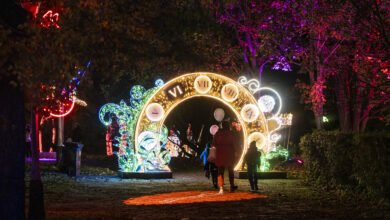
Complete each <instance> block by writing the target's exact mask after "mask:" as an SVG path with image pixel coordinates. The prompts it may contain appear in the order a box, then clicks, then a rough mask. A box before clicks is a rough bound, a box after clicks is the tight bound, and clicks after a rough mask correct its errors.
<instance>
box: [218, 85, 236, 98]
mask: <svg viewBox="0 0 390 220" xmlns="http://www.w3.org/2000/svg"><path fill="white" fill-rule="evenodd" d="M238 94H239V91H238V88H237V86H236V85H234V84H231V83H228V84H226V85H224V86H223V87H222V90H221V96H222V98H223V99H224V100H225V101H227V102H233V101H234V100H236V99H237V98H238Z"/></svg>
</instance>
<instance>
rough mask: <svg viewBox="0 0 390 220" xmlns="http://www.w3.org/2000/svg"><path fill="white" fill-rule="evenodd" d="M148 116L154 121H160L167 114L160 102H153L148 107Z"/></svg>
mask: <svg viewBox="0 0 390 220" xmlns="http://www.w3.org/2000/svg"><path fill="white" fill-rule="evenodd" d="M145 113H146V117H147V118H148V119H149V120H150V121H152V122H157V121H160V120H161V119H162V118H163V117H164V114H165V111H164V108H163V107H162V106H161V105H160V104H158V103H151V104H149V105H148V107H146V112H145Z"/></svg>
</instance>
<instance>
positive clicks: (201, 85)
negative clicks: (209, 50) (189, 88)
mask: <svg viewBox="0 0 390 220" xmlns="http://www.w3.org/2000/svg"><path fill="white" fill-rule="evenodd" d="M212 86H213V82H212V81H211V79H210V78H209V77H208V76H198V77H196V79H195V81H194V88H195V90H196V91H197V92H198V93H200V94H206V93H208V92H209V91H210V89H211V87H212Z"/></svg>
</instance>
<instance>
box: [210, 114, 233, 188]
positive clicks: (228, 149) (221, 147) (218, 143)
mask: <svg viewBox="0 0 390 220" xmlns="http://www.w3.org/2000/svg"><path fill="white" fill-rule="evenodd" d="M229 124H230V123H229V122H228V121H223V122H222V129H220V130H218V132H217V133H216V134H215V136H214V139H213V144H212V146H214V147H216V149H217V155H216V160H215V164H216V165H217V167H218V186H219V194H223V193H224V188H223V186H224V173H225V169H227V170H228V172H229V183H230V192H234V190H236V189H237V186H235V185H234V173H233V165H234V154H235V149H236V146H235V145H236V144H237V141H236V140H235V136H234V135H233V133H232V131H230V126H229Z"/></svg>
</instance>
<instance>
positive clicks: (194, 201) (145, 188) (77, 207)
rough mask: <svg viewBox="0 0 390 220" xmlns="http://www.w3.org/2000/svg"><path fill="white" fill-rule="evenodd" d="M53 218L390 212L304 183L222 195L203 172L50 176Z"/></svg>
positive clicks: (265, 183)
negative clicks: (160, 176)
mask: <svg viewBox="0 0 390 220" xmlns="http://www.w3.org/2000/svg"><path fill="white" fill-rule="evenodd" d="M43 180H44V187H45V205H46V215H47V218H48V219H362V218H368V219H383V218H385V216H383V215H384V214H385V213H386V214H387V216H386V217H389V214H388V211H387V212H385V210H383V209H382V210H381V208H377V207H374V206H372V205H367V204H366V202H365V201H361V200H360V201H359V200H357V199H337V198H338V197H337V196H335V194H334V193H322V192H317V191H314V190H313V189H311V188H310V187H307V186H304V185H303V184H302V181H301V180H290V179H287V180H261V181H260V184H259V185H260V191H259V193H254V194H253V193H249V192H248V191H249V186H248V182H247V181H246V180H237V181H236V184H237V185H238V186H239V190H238V191H237V192H236V193H233V194H232V193H225V194H224V195H222V196H216V195H215V193H217V192H216V191H214V189H212V188H211V184H210V183H209V182H208V180H207V179H206V178H205V177H203V175H202V173H201V172H196V173H194V172H185V173H176V174H174V178H173V179H169V180H122V179H120V178H117V177H115V176H91V175H88V176H83V177H81V178H78V179H76V180H75V179H69V178H68V177H67V176H66V175H63V174H58V173H55V172H46V173H44V176H43Z"/></svg>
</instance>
